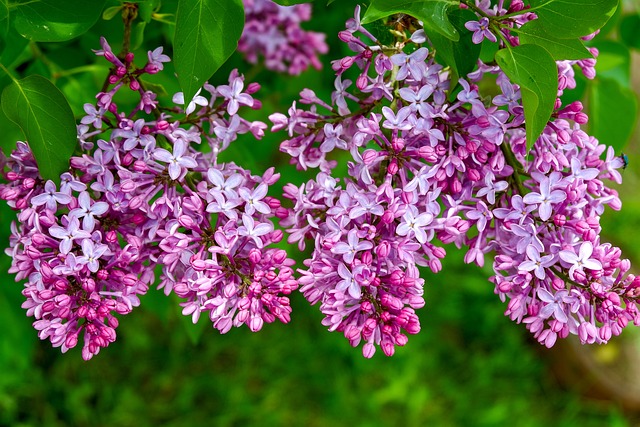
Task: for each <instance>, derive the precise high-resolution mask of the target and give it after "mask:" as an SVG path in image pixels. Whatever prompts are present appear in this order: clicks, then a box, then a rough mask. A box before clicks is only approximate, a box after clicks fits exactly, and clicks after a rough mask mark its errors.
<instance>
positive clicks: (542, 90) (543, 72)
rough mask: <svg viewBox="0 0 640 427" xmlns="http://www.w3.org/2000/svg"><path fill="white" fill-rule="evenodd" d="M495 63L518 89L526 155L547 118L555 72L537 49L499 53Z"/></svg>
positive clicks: (552, 101) (554, 89) (548, 58)
mask: <svg viewBox="0 0 640 427" xmlns="http://www.w3.org/2000/svg"><path fill="white" fill-rule="evenodd" d="M496 61H497V62H498V65H499V66H500V68H502V71H504V73H505V74H506V75H507V76H508V77H509V79H511V81H512V82H513V83H516V84H518V85H519V86H520V94H521V95H522V104H523V106H524V118H525V124H526V133H527V135H526V136H527V151H529V150H530V149H531V147H532V146H533V144H534V142H535V141H536V139H538V137H539V136H540V134H541V133H542V131H543V130H544V128H545V126H547V122H548V121H549V118H550V117H551V113H552V112H553V106H554V104H555V101H556V95H557V93H558V69H557V66H556V63H555V61H554V60H553V58H552V57H551V55H549V53H548V52H547V51H546V50H544V49H543V48H542V47H540V46H536V45H532V44H525V45H522V46H516V47H514V48H507V49H501V50H500V51H498V53H496Z"/></svg>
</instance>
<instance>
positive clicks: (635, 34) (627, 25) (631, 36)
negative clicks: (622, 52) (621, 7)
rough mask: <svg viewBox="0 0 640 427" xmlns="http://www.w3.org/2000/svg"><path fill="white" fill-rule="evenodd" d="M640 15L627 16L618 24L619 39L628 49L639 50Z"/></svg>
mask: <svg viewBox="0 0 640 427" xmlns="http://www.w3.org/2000/svg"><path fill="white" fill-rule="evenodd" d="M639 29H640V15H638V14H634V15H627V16H625V17H624V18H622V22H620V38H621V39H622V41H623V42H624V44H626V45H627V46H628V47H631V48H634V49H640V31H639Z"/></svg>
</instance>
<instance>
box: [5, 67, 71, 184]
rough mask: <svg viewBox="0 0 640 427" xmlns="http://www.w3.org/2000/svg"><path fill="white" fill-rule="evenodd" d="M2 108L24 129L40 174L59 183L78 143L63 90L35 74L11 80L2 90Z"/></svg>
mask: <svg viewBox="0 0 640 427" xmlns="http://www.w3.org/2000/svg"><path fill="white" fill-rule="evenodd" d="M2 109H3V110H4V113H5V114H6V116H7V117H8V118H9V119H11V120H12V121H13V122H15V123H16V124H17V125H18V126H20V128H21V129H22V131H23V132H24V134H25V136H26V139H27V141H29V146H30V147H31V150H32V151H33V155H34V157H35V158H36V162H37V163H38V169H39V170H40V175H41V176H42V177H43V178H44V179H50V180H53V181H54V182H59V181H60V174H61V173H63V172H64V171H65V170H67V169H68V167H69V158H70V157H71V154H72V153H73V150H74V149H75V147H76V144H77V140H76V125H75V120H74V118H73V112H72V111H71V107H70V106H69V103H68V102H67V100H66V98H65V97H64V95H63V94H62V92H60V90H59V89H58V88H56V87H55V86H54V85H53V84H52V83H51V82H50V81H49V80H47V79H45V78H44V77H41V76H38V75H33V76H29V77H25V78H24V79H22V80H14V82H13V83H12V84H11V85H9V86H8V87H7V88H5V90H4V91H3V92H2Z"/></svg>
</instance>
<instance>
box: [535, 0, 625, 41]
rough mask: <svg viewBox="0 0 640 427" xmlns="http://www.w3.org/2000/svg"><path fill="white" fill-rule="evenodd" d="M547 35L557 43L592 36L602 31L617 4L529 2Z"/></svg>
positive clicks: (608, 0) (600, 0)
mask: <svg viewBox="0 0 640 427" xmlns="http://www.w3.org/2000/svg"><path fill="white" fill-rule="evenodd" d="M531 6H532V7H531V11H532V12H535V13H536V14H537V15H538V18H539V19H540V23H541V24H542V26H543V27H544V29H545V30H546V32H547V33H548V34H550V35H552V36H555V37H557V38H560V39H563V38H564V39H570V38H575V37H582V36H586V35H588V34H591V33H593V32H595V31H596V30H598V29H599V28H602V26H604V24H605V23H606V22H607V21H608V20H609V18H611V16H612V15H613V14H614V12H615V11H616V8H617V7H618V0H531Z"/></svg>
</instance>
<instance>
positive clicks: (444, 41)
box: [429, 9, 480, 86]
mask: <svg viewBox="0 0 640 427" xmlns="http://www.w3.org/2000/svg"><path fill="white" fill-rule="evenodd" d="M449 17H450V18H451V22H452V23H453V26H454V27H455V28H456V29H457V30H458V31H460V34H461V36H460V40H459V41H458V42H454V41H452V40H450V39H448V38H447V37H444V36H443V35H441V34H438V33H435V32H433V33H430V34H429V39H430V40H431V43H432V44H433V46H434V47H435V49H436V59H441V60H442V61H444V63H445V64H446V65H448V66H450V67H451V70H452V71H453V72H454V73H455V74H456V76H463V77H465V76H466V75H467V74H469V73H470V72H471V71H473V69H474V68H475V67H476V63H477V61H478V57H479V56H480V45H479V44H475V43H473V41H472V37H473V33H471V32H470V31H465V30H464V24H465V22H467V21H472V20H475V19H476V15H475V14H474V13H473V12H471V11H470V10H465V9H458V10H454V11H452V12H451V13H450V14H449ZM456 80H457V79H456ZM453 84H455V81H454V82H452V86H453Z"/></svg>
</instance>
